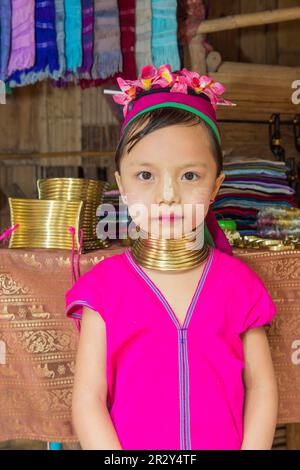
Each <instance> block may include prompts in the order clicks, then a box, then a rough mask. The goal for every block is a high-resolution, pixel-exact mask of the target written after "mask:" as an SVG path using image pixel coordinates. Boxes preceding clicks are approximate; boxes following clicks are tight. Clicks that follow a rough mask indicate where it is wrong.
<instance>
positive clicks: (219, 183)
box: [212, 171, 226, 199]
mask: <svg viewBox="0 0 300 470" xmlns="http://www.w3.org/2000/svg"><path fill="white" fill-rule="evenodd" d="M225 176H226V175H225V173H224V172H223V171H222V172H221V173H220V175H219V176H218V178H217V179H216V182H215V189H214V191H213V194H212V199H215V197H216V196H217V194H218V192H219V189H220V187H221V186H222V183H223V181H224V179H225Z"/></svg>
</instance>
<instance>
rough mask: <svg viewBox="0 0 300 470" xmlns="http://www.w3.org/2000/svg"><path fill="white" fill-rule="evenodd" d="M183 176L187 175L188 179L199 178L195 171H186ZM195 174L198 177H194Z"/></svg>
mask: <svg viewBox="0 0 300 470" xmlns="http://www.w3.org/2000/svg"><path fill="white" fill-rule="evenodd" d="M183 176H186V179H187V180H188V181H196V180H197V179H199V175H197V174H196V173H194V172H193V171H187V172H186V173H184V175H183ZM193 176H195V177H196V178H194V179H193Z"/></svg>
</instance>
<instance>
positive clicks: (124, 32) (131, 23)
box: [118, 0, 136, 80]
mask: <svg viewBox="0 0 300 470" xmlns="http://www.w3.org/2000/svg"><path fill="white" fill-rule="evenodd" d="M135 2H136V0H118V6H119V20H120V31H121V49H122V57H123V73H122V74H120V76H121V77H124V78H125V80H135V79H136V63H135V53H134V50H135Z"/></svg>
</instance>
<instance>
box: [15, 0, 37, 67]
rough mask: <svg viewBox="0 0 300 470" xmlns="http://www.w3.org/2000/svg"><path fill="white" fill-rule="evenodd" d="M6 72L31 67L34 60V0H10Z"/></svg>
mask: <svg viewBox="0 0 300 470" xmlns="http://www.w3.org/2000/svg"><path fill="white" fill-rule="evenodd" d="M11 5H12V15H11V22H12V23H11V28H12V29H11V51H10V58H9V63H8V74H9V75H11V74H12V73H13V72H14V71H15V70H24V69H28V68H29V67H32V66H33V65H34V60H35V43H34V0H12V4H11Z"/></svg>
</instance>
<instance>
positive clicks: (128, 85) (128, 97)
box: [113, 77, 137, 117]
mask: <svg viewBox="0 0 300 470" xmlns="http://www.w3.org/2000/svg"><path fill="white" fill-rule="evenodd" d="M117 82H118V84H119V87H120V88H121V90H122V91H123V93H122V94H116V95H113V100H114V101H115V102H116V103H118V104H121V105H123V106H124V108H123V115H124V117H125V116H126V114H127V111H128V106H129V103H130V102H131V101H132V100H133V99H134V98H135V97H136V88H137V86H136V83H135V81H132V80H124V79H123V78H121V77H117Z"/></svg>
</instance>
